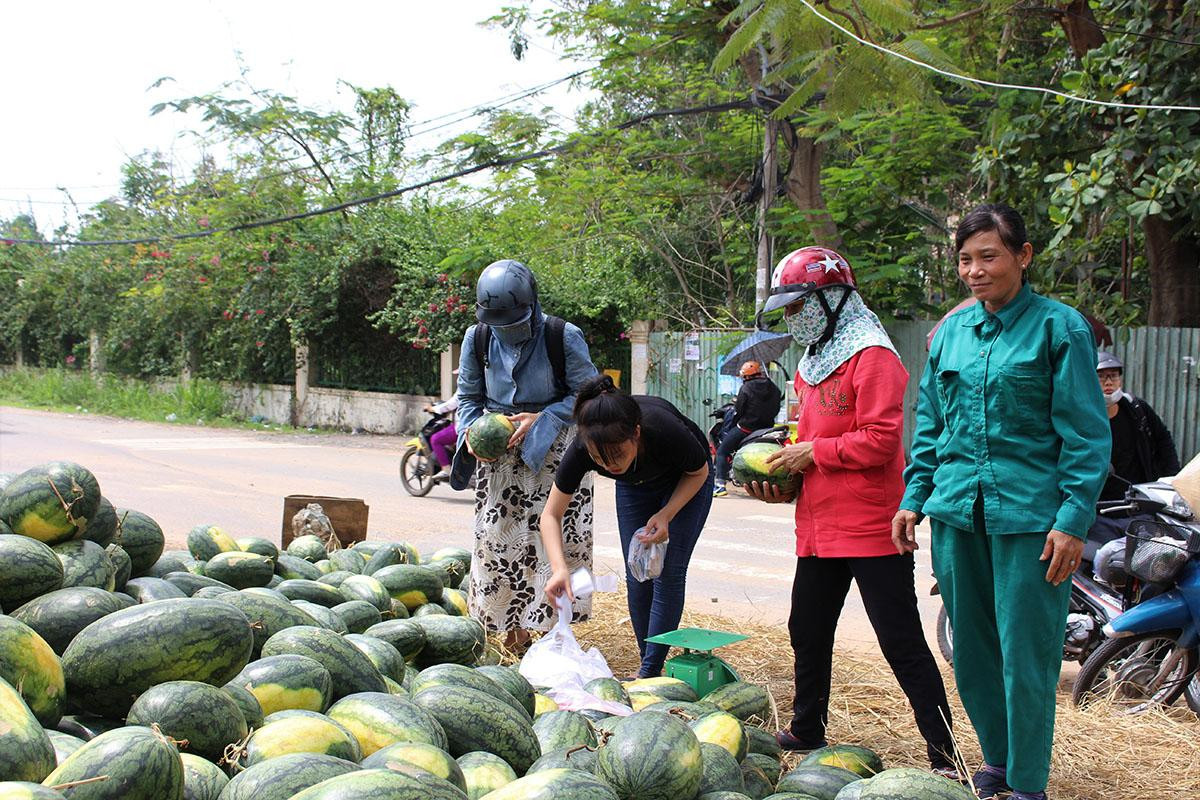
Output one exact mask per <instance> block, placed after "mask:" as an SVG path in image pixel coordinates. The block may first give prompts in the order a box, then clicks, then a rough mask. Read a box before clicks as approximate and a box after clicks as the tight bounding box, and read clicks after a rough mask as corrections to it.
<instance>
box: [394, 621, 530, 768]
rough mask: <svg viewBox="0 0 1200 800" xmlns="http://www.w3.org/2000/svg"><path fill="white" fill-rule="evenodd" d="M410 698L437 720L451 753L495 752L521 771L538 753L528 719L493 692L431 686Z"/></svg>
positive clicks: (458, 754)
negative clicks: (443, 731) (444, 732)
mask: <svg viewBox="0 0 1200 800" xmlns="http://www.w3.org/2000/svg"><path fill="white" fill-rule="evenodd" d="M450 619H454V618H453V617H451V618H450ZM413 702H414V703H416V704H417V705H419V706H421V707H422V708H424V709H426V710H427V711H429V712H430V713H431V714H433V716H434V717H436V718H437V721H438V722H439V723H441V725H442V728H443V729H444V730H445V731H446V739H447V740H448V741H449V745H450V747H449V750H450V754H451V755H454V756H460V755H462V754H463V753H469V752H471V751H473V750H484V751H486V752H489V753H495V754H496V755H498V756H500V757H501V758H503V759H504V760H505V761H507V762H508V764H509V766H511V767H512V768H513V770H514V771H515V772H516V773H517V774H518V775H523V774H524V773H525V772H526V770H528V769H529V767H530V765H531V764H533V762H534V761H537V759H538V757H539V756H541V754H542V753H541V748H540V747H539V745H538V740H537V735H536V734H535V733H534V732H533V725H532V723H530V721H529V719H528V718H527V717H526V716H525V715H524V713H523V712H521V711H517V710H516V709H514V708H513V707H512V706H511V705H509V704H508V703H507V702H506V701H504V700H501V699H499V698H497V697H495V696H493V695H489V694H485V693H483V692H481V691H478V690H476V689H467V688H460V687H455V686H431V687H429V688H427V689H423V690H421V691H419V692H417V693H415V694H414V695H413Z"/></svg>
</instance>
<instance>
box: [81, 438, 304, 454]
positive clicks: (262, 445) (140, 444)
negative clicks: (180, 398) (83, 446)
mask: <svg viewBox="0 0 1200 800" xmlns="http://www.w3.org/2000/svg"><path fill="white" fill-rule="evenodd" d="M96 441H97V442H99V443H100V444H111V445H116V446H119V447H125V448H128V449H130V450H156V451H162V450H278V449H284V448H299V447H320V446H321V445H319V444H301V443H298V442H279V441H270V440H268V439H247V438H244V437H231V436H226V437H211V436H196V437H186V438H182V437H181V438H178V439H175V438H171V439H163V438H157V437H156V438H153V439H97V440H96Z"/></svg>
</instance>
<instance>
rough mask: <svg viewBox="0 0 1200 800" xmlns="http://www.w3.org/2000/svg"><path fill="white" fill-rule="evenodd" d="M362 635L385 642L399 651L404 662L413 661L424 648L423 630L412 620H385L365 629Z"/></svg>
mask: <svg viewBox="0 0 1200 800" xmlns="http://www.w3.org/2000/svg"><path fill="white" fill-rule="evenodd" d="M363 634H364V635H366V636H374V637H375V638H376V639H382V640H383V641H385V642H387V643H388V644H390V645H391V646H392V647H394V648H396V649H397V650H398V651H400V655H402V656H404V659H405V661H415V660H416V658H417V656H418V655H419V654H420V652H421V650H422V649H423V648H424V647H425V629H424V628H423V627H422V626H420V625H418V624H417V623H416V622H415V621H414V620H408V619H389V620H385V621H383V622H381V623H379V624H378V625H372V626H371V627H369V628H367V629H366V630H365V631H363Z"/></svg>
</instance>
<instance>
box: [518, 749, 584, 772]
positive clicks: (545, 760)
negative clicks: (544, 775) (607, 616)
mask: <svg viewBox="0 0 1200 800" xmlns="http://www.w3.org/2000/svg"><path fill="white" fill-rule="evenodd" d="M596 760H597V756H596V751H595V750H593V749H591V748H588V747H583V746H577V747H565V748H563V749H561V750H549V751H543V752H542V757H541V758H539V759H538V760H537V761H535V762H533V766H532V767H530V768H529V772H527V773H525V774H526V775H532V774H533V773H535V772H541V771H542V770H546V769H578V770H582V771H584V772H590V773H592V774H593V775H594V774H595V773H596Z"/></svg>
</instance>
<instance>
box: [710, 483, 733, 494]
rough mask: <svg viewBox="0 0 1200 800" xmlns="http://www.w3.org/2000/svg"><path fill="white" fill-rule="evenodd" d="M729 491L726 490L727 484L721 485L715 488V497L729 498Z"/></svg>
mask: <svg viewBox="0 0 1200 800" xmlns="http://www.w3.org/2000/svg"><path fill="white" fill-rule="evenodd" d="M728 496H729V490H728V489H726V488H725V484H723V483H719V484H717V485H716V486H714V487H713V497H728Z"/></svg>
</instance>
